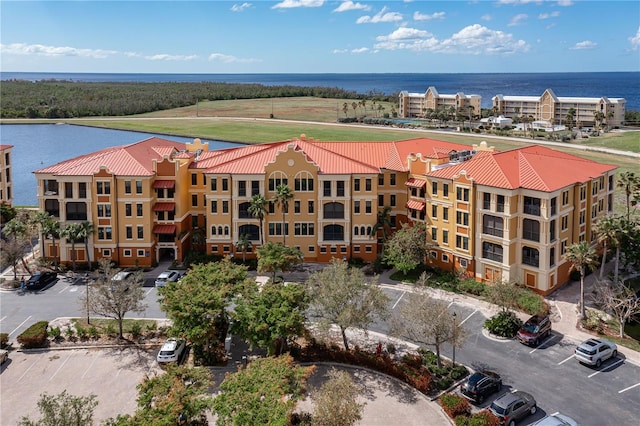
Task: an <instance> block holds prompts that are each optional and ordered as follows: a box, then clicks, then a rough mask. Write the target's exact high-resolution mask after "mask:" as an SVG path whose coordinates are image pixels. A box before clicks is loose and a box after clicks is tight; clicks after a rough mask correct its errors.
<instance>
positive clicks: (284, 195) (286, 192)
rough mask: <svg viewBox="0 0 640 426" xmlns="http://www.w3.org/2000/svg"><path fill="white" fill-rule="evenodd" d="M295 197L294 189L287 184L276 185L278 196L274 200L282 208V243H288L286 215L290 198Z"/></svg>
mask: <svg viewBox="0 0 640 426" xmlns="http://www.w3.org/2000/svg"><path fill="white" fill-rule="evenodd" d="M292 198H293V191H291V188H289V187H288V186H287V185H285V184H280V185H278V186H277V187H276V196H275V199H274V200H273V201H274V202H275V203H276V204H277V205H279V206H280V208H281V209H282V244H283V245H285V246H286V245H287V227H286V226H285V223H286V222H285V215H286V213H287V212H288V211H289V200H291V199H292Z"/></svg>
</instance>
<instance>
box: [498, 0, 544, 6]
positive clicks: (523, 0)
mask: <svg viewBox="0 0 640 426" xmlns="http://www.w3.org/2000/svg"><path fill="white" fill-rule="evenodd" d="M529 3H535V4H542V0H498V4H515V5H517V4H529Z"/></svg>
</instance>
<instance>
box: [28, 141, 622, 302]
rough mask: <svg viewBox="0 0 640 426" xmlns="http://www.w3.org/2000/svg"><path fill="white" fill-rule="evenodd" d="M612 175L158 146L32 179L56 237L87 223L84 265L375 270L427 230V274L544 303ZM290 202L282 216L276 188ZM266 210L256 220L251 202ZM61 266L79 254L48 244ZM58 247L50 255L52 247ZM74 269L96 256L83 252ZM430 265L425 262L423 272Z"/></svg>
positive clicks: (603, 209) (472, 159)
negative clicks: (216, 262)
mask: <svg viewBox="0 0 640 426" xmlns="http://www.w3.org/2000/svg"><path fill="white" fill-rule="evenodd" d="M615 169H616V168H615V167H614V166H609V165H604V164H599V163H596V162H594V161H590V160H585V159H582V158H579V157H575V156H571V155H568V154H564V153H561V152H558V151H554V150H552V149H549V148H543V147H539V146H531V147H527V148H522V149H516V150H512V151H507V152H503V153H499V152H497V151H495V150H494V149H493V148H492V147H488V146H487V145H486V143H484V142H483V143H482V144H480V145H474V146H473V147H472V146H468V145H463V144H457V143H451V142H444V141H438V140H433V139H427V138H417V139H409V140H403V141H396V142H320V141H315V140H312V139H308V138H306V137H304V136H301V137H300V138H296V139H292V140H286V141H282V142H275V143H267V144H260V145H248V146H244V147H239V148H229V149H222V150H217V151H209V150H208V145H207V144H206V143H202V142H201V141H200V140H198V139H196V140H194V142H193V143H188V144H182V143H178V142H172V141H168V140H164V139H160V138H150V139H146V140H144V141H141V142H138V143H135V144H131V145H126V146H120V147H114V148H109V149H105V150H101V151H98V152H95V153H92V154H88V155H84V156H80V157H77V158H74V159H70V160H67V161H63V162H61V163H58V164H56V165H53V166H50V167H46V168H43V169H40V170H37V171H36V172H35V175H36V178H37V180H38V200H39V207H40V210H41V211H47V212H49V213H50V214H52V215H53V216H55V217H56V218H58V219H59V220H60V222H61V226H62V227H64V226H65V225H66V224H69V223H73V222H78V221H90V222H91V223H93V225H94V227H95V229H96V233H95V235H94V236H93V238H91V240H90V242H89V251H90V252H89V255H90V256H91V258H92V260H93V259H96V258H107V259H111V260H113V261H115V262H117V263H118V264H120V265H121V266H151V265H153V264H155V263H156V262H158V261H159V260H160V259H162V258H169V259H175V260H178V261H181V260H183V259H184V258H185V255H186V253H187V252H188V251H189V250H196V251H206V252H207V253H209V254H219V255H236V256H238V255H242V253H241V252H240V251H239V250H238V248H237V243H238V241H239V240H240V239H244V238H248V239H249V241H250V242H251V248H250V249H249V250H247V252H248V253H247V256H249V257H253V256H255V250H256V248H258V247H260V245H261V244H263V243H264V242H268V241H273V242H282V243H285V244H286V245H288V246H295V247H298V248H299V249H300V250H301V252H302V253H303V255H304V258H305V260H306V261H315V262H328V261H330V259H331V258H334V257H339V258H344V259H351V258H361V259H363V260H365V261H373V260H375V259H376V257H377V256H378V254H379V253H380V251H381V249H382V244H381V243H382V232H378V233H377V234H376V233H375V231H374V230H375V229H376V224H377V223H378V221H379V213H380V212H384V211H388V214H389V216H388V222H389V223H390V225H391V226H390V229H388V231H390V232H393V231H394V230H396V229H398V228H400V227H401V225H402V224H404V223H409V224H412V223H416V222H423V223H424V224H425V225H426V227H427V230H428V242H429V243H430V244H431V249H430V251H431V252H432V256H430V260H429V261H430V262H433V263H434V264H435V265H436V266H438V267H440V268H444V269H448V270H457V271H460V270H463V271H466V272H467V273H468V274H470V275H472V276H474V277H476V279H478V280H483V281H495V280H499V279H504V280H513V281H520V282H522V283H525V284H526V285H527V286H529V287H531V288H533V289H535V290H536V291H538V292H541V293H547V292H549V291H551V290H554V289H555V288H557V287H558V286H559V285H560V284H562V283H564V282H566V281H567V280H568V275H569V272H568V270H569V264H568V263H567V262H565V261H564V260H563V258H562V254H563V252H564V250H565V248H566V247H567V246H568V245H571V244H573V243H575V242H578V241H583V240H585V241H589V242H592V241H594V234H593V233H592V232H591V226H592V224H593V223H594V222H595V221H596V220H597V219H598V218H599V217H601V216H603V215H606V214H607V212H609V211H611V209H612V203H613V188H614V184H613V176H614V173H615ZM280 185H286V186H287V187H288V188H289V189H290V190H291V193H292V198H291V199H290V200H289V204H288V209H287V210H285V211H283V208H282V206H281V205H280V204H279V203H276V202H274V200H275V198H276V193H277V188H278V186H280ZM257 195H261V196H263V197H264V199H265V200H266V202H265V204H264V215H263V218H262V219H260V217H259V216H255V215H254V214H252V213H253V209H251V208H250V207H251V205H252V199H253V197H254V196H257ZM43 247H44V253H45V255H46V256H47V257H48V258H50V259H51V258H53V256H56V257H57V258H58V259H59V260H61V261H62V262H63V263H68V262H70V259H71V258H72V253H71V250H72V247H71V244H70V243H69V242H68V241H66V240H64V239H63V240H62V241H56V245H55V246H54V244H53V241H51V240H46V241H44V242H43ZM54 247H55V248H54ZM75 250H76V259H77V260H79V261H83V260H85V261H86V259H87V257H88V254H87V253H85V252H84V245H83V244H76V247H75ZM425 260H426V259H425Z"/></svg>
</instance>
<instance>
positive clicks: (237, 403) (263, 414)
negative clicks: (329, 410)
mask: <svg viewBox="0 0 640 426" xmlns="http://www.w3.org/2000/svg"><path fill="white" fill-rule="evenodd" d="M314 369H315V367H314V366H310V367H300V366H297V365H296V364H295V363H294V361H293V358H291V357H290V356H289V355H283V356H279V357H268V358H258V359H256V360H253V361H251V362H250V363H249V364H248V365H247V367H246V368H243V369H240V370H238V372H236V373H227V375H226V377H225V379H224V381H223V382H222V384H221V385H220V390H221V391H222V392H221V393H220V394H219V395H218V396H216V398H215V399H214V400H213V412H214V413H215V414H217V415H218V421H217V424H218V425H220V426H254V425H287V424H288V423H289V418H290V416H291V414H292V413H293V410H294V408H295V406H296V401H298V400H299V399H300V398H301V397H302V396H303V393H304V389H305V383H306V380H307V378H308V377H309V376H310V375H311V374H312V373H313V371H314Z"/></svg>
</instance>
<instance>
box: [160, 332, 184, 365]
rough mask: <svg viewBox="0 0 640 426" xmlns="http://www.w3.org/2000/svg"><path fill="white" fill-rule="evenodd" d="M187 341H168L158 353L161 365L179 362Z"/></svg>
mask: <svg viewBox="0 0 640 426" xmlns="http://www.w3.org/2000/svg"><path fill="white" fill-rule="evenodd" d="M185 346H186V345H185V341H184V340H182V339H176V338H173V337H171V338H169V339H167V340H166V341H165V342H164V344H163V345H162V347H161V348H160V352H158V357H157V360H158V362H159V363H161V364H163V363H167V362H178V361H179V360H180V357H181V356H182V353H183V352H184V349H185Z"/></svg>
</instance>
